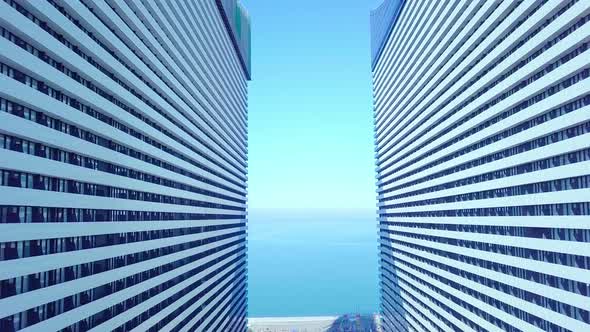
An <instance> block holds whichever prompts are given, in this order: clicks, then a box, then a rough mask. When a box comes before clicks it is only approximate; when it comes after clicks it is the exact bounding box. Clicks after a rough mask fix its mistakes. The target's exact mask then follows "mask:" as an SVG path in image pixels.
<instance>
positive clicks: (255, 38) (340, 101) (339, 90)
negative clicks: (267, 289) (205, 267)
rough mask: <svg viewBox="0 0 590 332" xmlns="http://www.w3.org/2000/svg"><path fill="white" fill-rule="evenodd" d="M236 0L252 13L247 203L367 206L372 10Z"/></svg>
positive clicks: (333, 1)
mask: <svg viewBox="0 0 590 332" xmlns="http://www.w3.org/2000/svg"><path fill="white" fill-rule="evenodd" d="M379 2H380V1H375V0H371V1H362V0H298V1H269V0H242V3H243V4H244V5H245V6H246V8H247V9H248V11H249V13H250V16H251V19H252V70H253V72H252V81H251V82H250V86H249V163H248V164H249V167H248V169H249V181H248V187H249V189H248V190H249V207H250V208H268V207H272V208H318V207H328V208H341V207H347V208H374V207H375V189H374V184H375V179H374V174H375V173H374V155H373V131H372V98H371V71H370V50H369V46H370V45H369V11H370V10H371V9H373V8H374V7H376V6H377V4H378V3H379Z"/></svg>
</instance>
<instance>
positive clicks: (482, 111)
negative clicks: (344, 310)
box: [371, 0, 590, 332]
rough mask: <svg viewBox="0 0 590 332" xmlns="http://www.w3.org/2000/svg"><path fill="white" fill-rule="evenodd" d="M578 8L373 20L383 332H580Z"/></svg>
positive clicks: (585, 262) (389, 11)
mask: <svg viewBox="0 0 590 332" xmlns="http://www.w3.org/2000/svg"><path fill="white" fill-rule="evenodd" d="M589 19H590V2H589V1H576V0H571V1H570V0H568V1H493V0H492V1H458V0H457V1H455V0H453V1H405V2H404V1H400V0H386V1H385V2H384V3H383V4H382V6H380V7H379V8H377V9H376V10H375V11H374V12H373V13H372V16H371V33H372V56H373V58H372V61H373V68H372V70H373V89H374V109H375V112H374V117H375V119H374V121H375V157H376V163H377V184H378V207H379V225H380V227H379V229H380V231H379V234H380V248H381V249H380V262H381V267H380V275H381V306H382V307H381V310H382V316H383V324H384V328H385V331H473V330H474V331H527V332H528V331H590V288H589V283H590V80H589V79H588V76H589V71H590V51H589V50H588V42H589V41H590V23H589V22H588V21H589Z"/></svg>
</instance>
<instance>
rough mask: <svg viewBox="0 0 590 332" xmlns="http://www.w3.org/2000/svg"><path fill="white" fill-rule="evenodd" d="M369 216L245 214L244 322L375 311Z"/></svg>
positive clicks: (372, 219)
mask: <svg viewBox="0 0 590 332" xmlns="http://www.w3.org/2000/svg"><path fill="white" fill-rule="evenodd" d="M377 238H378V235H377V221H376V212H375V210H353V209H348V210H319V209H309V210H282V209H252V210H250V211H249V213H248V316H249V317H287V316H332V315H334V316H336V315H341V314H345V313H362V314H368V313H374V312H377V311H378V258H377V252H378V251H377V246H378V243H377Z"/></svg>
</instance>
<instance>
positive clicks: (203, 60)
mask: <svg viewBox="0 0 590 332" xmlns="http://www.w3.org/2000/svg"><path fill="white" fill-rule="evenodd" d="M0 30H1V34H2V38H0V72H1V75H0V109H1V112H0V148H1V149H0V172H1V176H0V178H1V182H0V215H1V219H0V221H1V223H0V330H1V331H3V332H5V331H15V330H22V331H44V332H45V331H71V332H74V331H87V330H92V331H111V330H115V331H245V329H246V325H245V324H246V319H245V317H246V257H245V255H246V250H245V246H246V192H247V185H246V177H247V171H246V168H247V81H248V80H249V78H250V49H249V43H250V39H249V38H250V30H249V17H248V15H247V13H246V11H245V10H244V8H243V7H242V6H241V5H240V4H238V3H237V2H236V0H224V1H213V0H211V1H119V0H98V1H89V0H73V1H61V0H47V1H46V0H39V1H24V0H23V1H20V0H19V1H2V2H0Z"/></svg>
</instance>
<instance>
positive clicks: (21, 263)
mask: <svg viewBox="0 0 590 332" xmlns="http://www.w3.org/2000/svg"><path fill="white" fill-rule="evenodd" d="M238 230H241V229H224V230H220V231H212V232H204V233H197V234H189V235H182V236H175V237H170V238H164V239H157V240H147V241H141V242H134V243H126V244H118V245H113V246H107V247H100V248H92V249H85V250H76V251H70V252H63V253H57V254H50V255H43V256H35V257H27V258H21V259H15V260H8V261H1V262H0V280H3V279H9V278H14V277H18V276H22V275H27V274H31V273H37V272H43V271H49V270H53V269H57V268H63V267H66V266H72V265H77V264H82V263H88V262H93V261H97V260H100V259H106V258H112V257H119V256H123V255H128V254H133V253H136V252H141V251H148V250H153V249H158V248H162V247H167V246H173V245H177V244H182V243H186V242H191V241H196V240H202V239H206V238H209V237H213V236H218V235H224V234H229V233H233V232H236V231H238ZM239 238H240V237H235V239H236V240H237V239H239Z"/></svg>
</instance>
